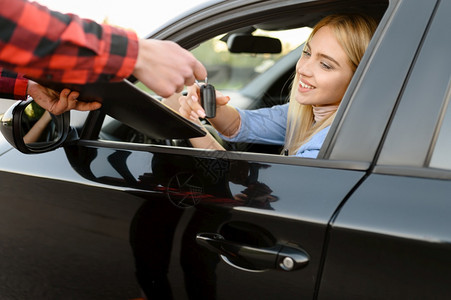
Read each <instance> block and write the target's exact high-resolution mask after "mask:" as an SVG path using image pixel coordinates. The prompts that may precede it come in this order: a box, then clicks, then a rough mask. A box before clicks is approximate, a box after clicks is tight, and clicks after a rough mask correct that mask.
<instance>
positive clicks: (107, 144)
mask: <svg viewBox="0 0 451 300" xmlns="http://www.w3.org/2000/svg"><path fill="white" fill-rule="evenodd" d="M71 145H76V146H78V147H97V148H110V149H120V150H129V151H145V152H152V153H165V154H177V155H187V156H193V157H204V158H212V159H227V160H245V161H258V162H266V163H276V164H286V165H295V166H296V165H297V166H306V167H316V168H330V169H343V170H355V171H367V170H368V169H369V168H370V163H369V162H360V161H344V160H324V159H313V158H302V157H293V156H291V157H287V156H283V155H275V154H266V153H253V152H239V151H221V150H211V149H198V148H189V147H178V146H166V145H152V144H137V143H129V142H117V141H106V140H78V141H76V142H75V143H72V144H70V145H68V146H71Z"/></svg>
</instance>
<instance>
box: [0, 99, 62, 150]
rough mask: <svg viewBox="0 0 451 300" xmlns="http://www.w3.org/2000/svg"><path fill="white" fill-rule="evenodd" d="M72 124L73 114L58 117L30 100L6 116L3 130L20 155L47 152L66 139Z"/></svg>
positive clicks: (2, 120) (2, 124)
mask: <svg viewBox="0 0 451 300" xmlns="http://www.w3.org/2000/svg"><path fill="white" fill-rule="evenodd" d="M69 123H70V113H69V112H65V113H64V114H61V115H58V116H55V115H53V114H51V113H49V112H48V111H46V110H45V109H43V108H42V107H40V106H39V105H38V104H37V103H36V102H34V101H33V100H32V99H29V100H26V101H18V102H16V103H15V104H13V105H12V106H11V107H10V108H9V109H8V110H7V111H6V112H5V113H4V115H3V116H2V119H1V125H0V131H1V132H2V134H3V136H4V137H5V139H6V140H7V141H8V142H9V143H10V144H11V145H12V146H13V147H14V148H16V149H17V150H19V151H20V152H23V153H43V152H47V151H50V150H53V149H56V148H58V147H59V146H60V145H61V144H62V143H63V142H64V141H65V140H66V137H67V135H68V132H69Z"/></svg>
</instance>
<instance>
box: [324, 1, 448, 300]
mask: <svg viewBox="0 0 451 300" xmlns="http://www.w3.org/2000/svg"><path fill="white" fill-rule="evenodd" d="M450 11H451V1H440V3H439V4H438V5H437V6H436V8H435V10H434V17H433V19H432V20H431V22H430V25H429V26H428V30H427V34H426V35H425V37H424V40H423V42H422V47H421V49H420V50H419V53H418V55H417V58H416V60H415V64H414V65H413V67H412V70H411V74H410V75H409V80H408V81H407V83H406V85H405V90H404V92H403V94H402V96H401V99H400V102H399V106H398V107H397V109H396V112H395V114H394V116H393V119H392V122H391V126H390V128H389V130H388V132H387V135H386V138H385V142H384V144H383V146H382V149H381V151H380V155H379V157H378V160H377V165H376V166H375V168H374V171H373V172H372V174H371V175H370V176H368V178H367V179H366V180H365V182H364V183H363V184H362V185H361V186H359V188H358V189H357V190H356V191H355V192H354V193H353V194H352V196H351V197H350V198H349V200H347V201H346V203H345V204H344V206H343V208H342V209H341V211H340V214H338V216H337V218H336V219H335V220H334V222H333V224H332V229H331V232H330V242H329V244H328V252H327V256H326V260H325V264H324V265H325V267H324V273H323V277H322V281H321V288H320V292H319V296H320V297H321V298H330V297H334V298H337V297H335V296H336V295H340V297H338V298H343V299H350V298H355V299H360V298H362V297H365V296H367V295H371V297H372V298H378V299H387V298H391V299H397V298H404V299H407V298H408V299H424V298H434V299H448V298H449V295H450V293H451V289H450V287H449V284H448V283H449V281H450V279H451V272H450V270H451V268H450V267H451V266H450V259H449V257H450V253H451V247H450V240H451V235H450V231H449V228H451V223H450V218H449V215H450V213H451V202H450V200H451V198H450V194H451V181H450V179H451V176H450V169H451V167H450V158H449V157H450V156H449V154H450V140H451V139H450V135H449V132H450V116H451V109H450V104H449V103H450V94H449V86H450V60H449V59H448V55H449V51H450V50H451V42H450V39H448V38H444V35H443V30H444V28H449V26H451V23H450V19H449V12H450Z"/></svg>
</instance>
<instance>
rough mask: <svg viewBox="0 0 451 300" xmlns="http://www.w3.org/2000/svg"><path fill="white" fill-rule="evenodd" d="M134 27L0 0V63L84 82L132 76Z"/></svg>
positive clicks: (61, 79) (37, 74) (37, 75)
mask: <svg viewBox="0 0 451 300" xmlns="http://www.w3.org/2000/svg"><path fill="white" fill-rule="evenodd" d="M137 56H138V38H137V36H136V34H135V33H134V32H133V31H127V30H122V29H119V28H116V27H113V26H109V25H105V24H104V25H100V24H97V23H96V22H94V21H91V20H87V19H81V18H79V17H78V16H76V15H72V14H62V13H59V12H56V11H52V10H49V9H48V8H46V7H44V6H42V5H39V4H38V3H35V2H33V3H31V2H28V1H25V0H0V64H1V65H2V66H3V67H5V68H7V69H9V70H12V71H15V72H17V73H22V74H27V76H30V77H35V78H44V79H47V80H52V81H57V82H66V83H78V84H84V83H87V82H98V81H117V80H121V79H123V78H126V77H128V76H130V75H131V74H132V72H133V69H134V66H135V63H136V59H137Z"/></svg>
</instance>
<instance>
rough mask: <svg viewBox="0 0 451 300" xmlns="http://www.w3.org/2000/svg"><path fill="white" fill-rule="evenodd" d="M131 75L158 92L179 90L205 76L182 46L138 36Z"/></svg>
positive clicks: (167, 95) (166, 92)
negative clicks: (137, 47) (137, 46)
mask: <svg viewBox="0 0 451 300" xmlns="http://www.w3.org/2000/svg"><path fill="white" fill-rule="evenodd" d="M133 75H134V76H135V77H136V78H138V79H139V80H140V81H141V82H142V83H143V84H144V85H146V86H147V87H148V88H150V89H151V90H153V91H154V92H155V93H157V94H158V95H160V96H162V97H164V98H167V97H169V96H171V95H172V94H174V93H176V92H181V91H182V90H183V88H184V86H185V85H186V86H190V85H192V84H194V82H195V79H199V80H204V79H205V77H207V70H206V69H205V67H204V66H203V65H202V64H201V63H200V62H199V61H198V60H197V59H196V58H195V57H194V56H193V55H192V54H191V53H190V52H189V51H187V50H186V49H183V48H182V47H180V46H179V45H177V44H176V43H174V42H170V41H161V40H152V39H149V40H145V39H141V40H139V50H138V58H137V61H136V65H135V69H134V71H133Z"/></svg>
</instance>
